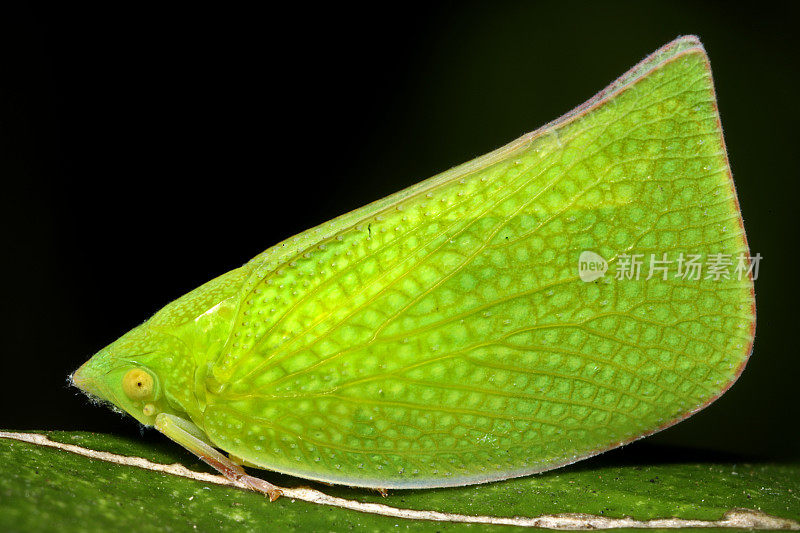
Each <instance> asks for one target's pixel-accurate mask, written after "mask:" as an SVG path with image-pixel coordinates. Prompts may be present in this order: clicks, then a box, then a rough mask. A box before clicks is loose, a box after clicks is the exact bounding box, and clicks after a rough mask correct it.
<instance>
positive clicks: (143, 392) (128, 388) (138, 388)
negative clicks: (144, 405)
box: [122, 368, 154, 400]
mask: <svg viewBox="0 0 800 533" xmlns="http://www.w3.org/2000/svg"><path fill="white" fill-rule="evenodd" d="M153 388H154V387H153V376H151V375H150V374H149V373H147V372H145V371H144V370H142V369H141V368H134V369H133V370H129V371H128V372H127V373H126V374H125V377H123V378H122V390H123V391H124V392H125V395H126V396H128V398H130V399H131V400H145V399H148V398H151V397H152V396H153Z"/></svg>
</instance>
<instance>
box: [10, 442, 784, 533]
mask: <svg viewBox="0 0 800 533" xmlns="http://www.w3.org/2000/svg"><path fill="white" fill-rule="evenodd" d="M44 435H47V437H49V439H52V441H53V442H57V443H66V444H67V445H71V446H78V447H80V448H74V449H73V451H72V452H70V451H65V450H63V449H58V448H56V447H53V446H56V444H50V445H43V444H47V442H48V441H44V442H43V443H40V444H34V443H30V442H23V441H21V440H19V439H28V440H31V439H33V438H40V439H44V438H45V437H44ZM0 437H5V438H0V465H2V467H0V468H2V476H0V530H2V531H44V530H51V529H52V528H53V527H54V526H53V525H54V524H58V529H59V530H60V531H108V530H122V531H125V530H130V531H185V530H195V528H196V530H198V531H215V530H221V531H232V530H234V531H235V530H242V529H245V528H247V529H256V530H269V531H275V530H279V531H282V530H308V531H342V530H352V529H365V530H392V531H401V530H414V531H450V530H453V529H456V528H464V527H469V528H470V529H471V530H475V531H506V530H511V529H512V528H511V527H509V526H501V525H491V524H472V525H469V526H467V525H466V524H464V523H460V522H456V521H455V520H457V519H459V518H458V517H455V518H452V519H448V520H445V521H436V522H434V521H429V520H412V519H405V518H398V517H392V516H383V515H381V514H376V513H365V512H358V511H353V510H349V509H343V508H340V507H336V506H334V505H322V504H317V503H309V502H307V501H301V500H299V499H296V498H292V497H284V498H280V499H279V500H278V501H276V502H273V503H270V502H269V501H268V500H267V499H266V498H264V497H263V496H262V495H260V494H256V493H252V492H247V491H244V490H240V489H237V488H233V487H229V486H221V485H218V484H216V483H209V482H199V481H196V480H193V479H188V478H185V477H179V476H176V475H171V474H167V473H163V472H158V471H153V470H148V469H146V468H140V467H135V466H125V465H121V464H114V463H112V462H109V457H106V458H105V460H98V459H93V458H89V457H85V456H82V455H79V454H77V453H74V451H80V450H84V451H86V452H88V453H92V452H93V451H94V450H97V451H100V452H111V453H114V454H119V455H118V456H115V457H122V456H132V457H138V458H143V459H147V460H149V461H153V463H155V464H161V465H169V464H172V463H176V462H180V463H183V464H184V465H186V466H187V467H188V468H189V469H191V471H192V472H208V470H207V469H206V468H205V467H204V466H203V465H201V464H199V463H198V462H197V460H196V459H194V458H193V457H191V456H189V455H187V454H186V453H185V452H183V451H182V450H180V449H179V448H178V447H176V446H174V445H172V444H171V443H169V444H168V443H166V442H163V443H159V444H157V445H155V446H153V445H150V444H147V443H146V442H143V441H141V440H134V439H127V438H123V437H117V436H112V435H100V434H91V433H66V432H48V433H46V434H41V436H39V437H35V436H34V435H33V434H19V433H4V432H0ZM643 450H644V452H646V455H647V459H648V461H652V460H655V461H657V464H651V465H644V464H636V463H634V462H631V461H630V458H631V457H632V456H633V455H634V454H635V451H634V450H631V449H629V450H627V453H622V452H612V453H609V454H606V455H604V456H602V457H597V458H594V459H591V460H589V461H585V462H583V463H581V464H579V465H572V466H570V467H566V468H562V469H560V470H557V471H553V472H548V473H545V474H540V475H534V476H528V477H525V478H518V479H512V480H507V481H502V482H497V483H489V484H485V485H478V486H470V487H457V488H448V489H430V490H413V491H401V490H397V491H392V492H391V493H390V494H389V496H388V497H386V498H383V497H381V496H380V495H378V494H376V493H374V492H371V491H369V490H365V489H348V488H344V487H327V486H323V485H314V487H315V488H316V490H318V491H322V492H323V493H326V494H328V495H330V496H332V497H336V498H340V499H341V500H334V501H335V502H340V501H345V502H353V503H355V504H357V505H361V504H362V503H363V502H368V503H369V502H371V503H376V504H380V506H381V507H382V508H393V509H396V510H400V511H402V512H405V513H409V514H412V515H413V514H414V513H415V512H416V511H435V512H443V513H456V514H458V515H466V516H470V517H483V518H487V519H489V518H494V519H501V520H502V519H505V520H506V521H510V522H514V521H517V522H518V523H520V524H526V523H527V524H529V525H530V524H532V523H533V521H531V520H530V519H535V518H537V517H542V516H543V515H556V514H560V513H585V514H588V515H596V516H595V517H591V516H589V517H586V516H584V517H577V518H575V517H573V518H567V519H571V520H573V521H576V523H578V524H581V523H585V522H589V521H595V523H596V524H597V523H600V524H603V523H605V524H606V525H609V523H608V522H602V521H603V520H606V519H608V518H624V517H632V518H633V519H636V520H641V521H646V520H652V519H664V518H671V517H676V518H678V519H684V520H702V521H715V520H720V519H723V518H724V517H725V516H726V513H728V512H730V511H731V510H733V509H750V510H752V511H751V512H744V511H739V515H736V516H740V517H745V518H746V519H755V520H758V521H759V522H756V525H758V526H759V528H767V527H773V528H775V527H779V526H780V527H783V528H787V529H796V528H798V523H797V520H798V519H800V465H798V464H776V463H761V462H747V463H743V462H733V461H731V460H728V459H724V460H723V459H715V458H713V457H712V458H711V460H708V459H707V458H706V459H703V458H701V459H703V460H698V456H697V454H695V455H694V457H691V456H690V457H687V456H686V455H685V454H684V455H683V456H681V455H680V454H679V453H677V451H676V450H674V449H661V450H659V449H658V448H656V447H654V446H646V445H645V446H644V447H643ZM630 452H634V454H632V453H630ZM640 455H641V454H640ZM626 457H627V458H628V459H625V458H626ZM123 459H124V457H123ZM686 459H689V460H686ZM154 466H155V465H154ZM258 474H259V475H261V476H263V477H265V478H266V479H268V480H269V481H271V482H273V483H276V484H279V485H282V486H288V487H300V486H307V483H308V482H306V481H304V480H299V479H295V478H289V477H286V476H280V475H276V474H273V473H269V472H260V471H259V472H258ZM207 475H208V474H207ZM213 477H214V478H216V479H220V480H221V479H222V478H220V477H219V476H213ZM307 492H313V491H307ZM290 494H292V493H290ZM386 506H388V507H386ZM761 513H766V514H761ZM417 514H418V513H417ZM766 515H770V516H766ZM730 516H733V515H729V521H730ZM514 517H517V518H514ZM775 517H779V518H780V519H778V518H775ZM543 520H547V518H544V519H543ZM561 520H564V518H561ZM598 521H600V522H598ZM610 524H613V522H612V523H610ZM662 525H663V524H662ZM673 525H679V524H674V523H673ZM519 529H520V530H521V529H522V528H519ZM707 530H708V529H705V531H707Z"/></svg>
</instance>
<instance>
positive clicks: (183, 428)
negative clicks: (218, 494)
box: [155, 413, 283, 501]
mask: <svg viewBox="0 0 800 533" xmlns="http://www.w3.org/2000/svg"><path fill="white" fill-rule="evenodd" d="M155 426H156V429H157V430H159V431H160V432H161V433H163V434H164V435H166V436H167V437H168V438H170V439H171V440H173V441H175V442H177V443H178V444H180V445H181V446H183V447H184V448H186V449H187V450H189V451H190V452H192V453H193V454H195V455H196V456H197V457H199V458H200V459H201V460H202V461H203V462H205V463H206V464H208V465H209V466H211V467H212V468H213V469H215V470H217V471H218V472H219V473H220V474H222V475H223V476H225V477H226V478H228V479H230V480H231V481H237V482H241V483H244V484H245V485H247V486H248V487H250V488H251V489H252V490H254V491H256V492H261V493H262V494H266V495H267V496H269V499H270V501H275V500H277V499H278V498H279V497H280V496H281V494H283V493H282V492H281V489H280V488H279V487H276V486H275V485H273V484H272V483H269V482H267V481H264V480H263V479H259V478H257V477H253V476H251V475H248V474H247V472H245V471H244V469H243V468H242V467H241V466H239V465H237V464H236V463H234V462H233V461H231V460H230V459H228V458H227V457H226V456H225V455H223V454H222V453H220V452H219V451H217V450H216V449H215V448H214V446H213V445H212V444H211V443H210V442H208V440H207V438H206V437H205V435H204V434H203V432H202V430H201V429H200V428H198V427H197V426H195V425H194V424H192V423H191V422H189V421H188V420H185V419H183V418H180V417H177V416H174V415H168V414H166V413H161V414H159V415H158V416H157V417H156V424H155Z"/></svg>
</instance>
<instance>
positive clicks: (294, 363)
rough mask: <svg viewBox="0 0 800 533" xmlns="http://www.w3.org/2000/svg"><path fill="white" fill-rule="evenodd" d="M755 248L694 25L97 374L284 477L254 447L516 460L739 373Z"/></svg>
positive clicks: (666, 412) (188, 303) (95, 368)
mask: <svg viewBox="0 0 800 533" xmlns="http://www.w3.org/2000/svg"><path fill="white" fill-rule="evenodd" d="M586 254H588V256H587V255H586ZM586 257H589V259H591V261H589V260H586V259H585V258H586ZM698 258H700V259H702V260H703V261H704V263H699V262H698ZM714 258H717V261H716V262H715V263H714V265H715V266H714V265H712V264H711V261H712V259H714ZM722 258H724V260H722ZM743 258H749V250H748V246H747V241H746V238H745V232H744V227H743V222H742V218H741V214H740V211H739V206H738V200H737V198H736V193H735V189H734V186H733V182H732V177H731V173H730V169H729V165H728V161H727V155H726V150H725V146H724V141H723V138H722V131H721V126H720V122H719V115H718V111H717V106H716V101H715V95H714V88H713V83H712V78H711V71H710V67H709V63H708V58H707V56H706V53H705V51H704V49H703V47H702V45H701V44H700V42H699V40H698V39H697V38H696V37H693V36H689V37H681V38H678V39H677V40H675V41H673V42H671V43H669V44H667V45H666V46H664V47H662V48H661V49H659V50H658V51H656V52H655V53H653V54H652V55H650V56H649V57H647V58H646V59H645V60H643V61H642V62H641V63H639V64H638V65H636V66H635V67H633V68H632V69H631V70H630V71H629V72H627V73H626V74H624V75H623V76H622V77H621V78H619V79H618V80H617V81H615V82H614V83H612V84H611V85H610V86H609V87H607V88H606V89H605V90H603V91H602V92H600V93H599V94H598V95H597V96H595V97H594V98H592V99H591V100H589V101H588V102H586V103H585V104H583V105H581V106H580V107H578V108H576V109H575V110H573V111H571V112H570V113H567V114H566V115H564V116H563V117H561V118H559V119H558V120H556V121H554V122H551V123H549V124H547V125H545V126H544V127H542V128H540V129H538V130H536V131H534V132H533V133H530V134H528V135H525V136H523V137H522V138H520V139H518V140H516V141H514V142H512V143H511V144H509V145H507V146H504V147H502V148H500V149H498V150H495V151H494V152H491V153H489V154H487V155H485V156H482V157H479V158H477V159H475V160H473V161H470V162H468V163H465V164H463V165H461V166H458V167H455V168H453V169H451V170H449V171H447V172H444V173H443V174H440V175H438V176H435V177H433V178H430V179H428V180H426V181H423V182H421V183H419V184H417V185H414V186H412V187H409V188H408V189H405V190H403V191H400V192H398V193H396V194H394V195H391V196H389V197H387V198H384V199H382V200H379V201H377V202H374V203H372V204H370V205H367V206H365V207H363V208H360V209H357V210H355V211H353V212H350V213H348V214H345V215H343V216H341V217H339V218H336V219H334V220H332V221H330V222H327V223H325V224H322V225H320V226H318V227H315V228H312V229H310V230H308V231H305V232H303V233H301V234H299V235H297V236H295V237H292V238H290V239H288V240H286V241H284V242H282V243H280V244H277V245H275V246H273V247H272V248H269V249H268V250H266V251H265V252H263V253H262V254H261V255H259V256H257V257H255V258H254V259H252V260H251V261H250V262H248V263H247V264H245V265H244V266H242V267H241V268H238V269H236V270H233V271H231V272H228V273H227V274H224V275H222V276H220V277H218V278H216V279H214V280H212V281H210V282H208V283H206V284H205V285H203V286H201V287H199V288H197V289H195V290H194V291H192V292H190V293H189V294H187V295H185V296H183V297H181V298H179V299H178V300H176V301H174V302H172V303H170V304H168V305H166V306H165V307H164V308H163V309H161V310H160V311H159V312H158V313H156V314H155V315H154V316H153V317H152V318H150V319H149V320H148V321H147V322H145V323H144V324H142V325H141V326H139V327H137V328H135V329H133V330H131V331H130V332H129V333H127V334H125V335H124V336H122V337H121V338H120V339H119V340H117V341H116V342H114V343H112V344H110V345H109V346H107V347H106V348H104V349H102V350H101V351H100V352H98V353H97V354H96V355H95V356H94V357H92V358H91V359H90V360H89V361H88V362H87V363H85V364H84V365H83V366H81V367H80V368H79V369H78V370H77V371H76V372H75V373H74V374H73V376H72V380H73V383H74V384H75V385H76V386H78V387H80V388H81V389H82V390H83V391H85V392H86V393H88V394H89V395H92V396H94V397H97V398H99V399H101V400H104V401H106V402H109V403H111V404H113V405H114V406H116V407H118V408H120V409H122V410H124V411H125V412H127V413H129V414H131V415H132V416H133V417H134V418H136V419H137V420H138V421H139V422H141V423H142V424H145V425H147V426H151V425H154V426H155V427H156V428H157V429H158V430H159V431H161V432H163V433H164V434H165V435H166V436H167V437H169V438H170V439H172V440H173V441H175V442H177V443H178V444H181V445H182V446H184V447H186V448H187V449H189V450H190V451H192V452H193V453H195V454H197V455H198V456H199V457H200V458H201V459H203V460H204V461H206V462H207V463H209V464H211V465H212V466H213V467H215V468H217V469H218V470H219V471H220V472H222V473H223V474H225V475H226V476H228V477H229V478H232V479H239V480H242V481H244V482H246V483H247V484H249V485H250V486H251V487H252V488H254V489H256V490H261V491H263V492H265V493H267V494H269V495H270V497H271V498H273V499H274V498H276V497H278V496H279V495H280V489H279V488H277V487H274V486H272V485H270V484H269V483H267V482H266V481H262V480H260V479H258V478H256V477H254V476H250V475H248V474H246V473H245V471H244V470H243V469H242V467H241V465H242V464H246V465H250V466H256V467H259V468H262V469H268V470H273V471H278V472H283V473H287V474H292V475H295V476H299V477H302V478H307V479H312V480H319V481H323V482H328V483H336V484H346V485H351V486H359V487H371V488H379V489H390V488H422V487H444V486H457V485H467V484H473V483H483V482H489V481H494V480H501V479H506V478H511V477H515V476H523V475H527V474H531V473H536V472H542V471H545V470H549V469H553V468H556V467H559V466H562V465H566V464H569V463H572V462H575V461H578V460H580V459H583V458H586V457H589V456H592V455H595V454H598V453H600V452H603V451H605V450H609V449H611V448H614V447H616V446H620V445H622V444H624V443H627V442H630V441H632V440H634V439H637V438H640V437H643V436H646V435H649V434H652V433H654V432H656V431H658V430H660V429H663V428H665V427H668V426H670V425H672V424H675V423H676V422H678V421H680V420H683V419H685V418H686V417H688V416H690V415H692V414H693V413H695V412H697V411H698V410H700V409H702V408H703V407H705V406H706V405H708V404H709V403H711V402H712V401H714V400H715V399H716V398H718V397H719V396H720V395H721V394H722V393H723V392H724V391H726V390H727V389H728V388H729V387H730V386H731V385H732V383H733V382H734V381H735V380H736V379H737V377H738V376H739V374H740V373H741V372H742V370H743V368H744V365H745V363H746V361H747V359H748V357H749V355H750V352H751V348H752V342H753V335H754V328H755V298H754V292H753V281H752V277H753V276H752V272H751V271H750V270H751V269H742V268H741V267H742V264H744V263H743V262H742V261H743ZM637 261H638V262H637ZM584 262H585V263H586V264H585V265H584V264H583V263H584ZM654 264H655V266H656V269H655V270H654ZM698 264H699V265H700V267H703V266H705V267H706V269H705V270H701V271H699V272H698V269H697V266H698ZM749 264H750V265H751V266H752V263H749ZM592 265H594V267H592ZM585 266H587V267H592V268H594V270H593V271H592V272H591V274H592V275H590V276H583V275H582V272H581V269H583V268H584V267H585ZM692 266H693V267H694V268H693V269H692V268H690V267H692ZM722 266H727V267H729V268H727V270H722V268H721V267H722ZM712 267H714V268H712ZM687 273H689V274H692V275H687ZM743 273H744V275H742V274H743ZM220 450H221V451H220ZM222 451H224V452H227V454H228V455H225V454H223V453H222Z"/></svg>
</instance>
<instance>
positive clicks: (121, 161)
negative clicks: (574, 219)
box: [0, 2, 800, 457]
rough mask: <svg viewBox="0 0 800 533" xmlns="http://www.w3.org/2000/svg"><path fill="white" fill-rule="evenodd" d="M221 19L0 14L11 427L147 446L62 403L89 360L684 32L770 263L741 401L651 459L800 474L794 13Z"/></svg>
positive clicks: (209, 15)
mask: <svg viewBox="0 0 800 533" xmlns="http://www.w3.org/2000/svg"><path fill="white" fill-rule="evenodd" d="M223 5H225V4H220V5H219V6H218V7H214V8H202V7H197V6H193V7H186V8H183V9H177V8H175V9H171V10H165V9H164V8H163V7H145V6H142V5H141V4H131V5H129V6H127V7H123V6H120V5H116V4H114V5H113V6H112V7H109V6H104V5H103V6H101V5H95V6H92V7H81V8H75V7H69V8H66V7H60V8H55V9H46V8H43V7H23V8H20V9H18V10H16V11H14V12H6V13H4V14H3V15H2V17H0V19H2V27H0V29H2V31H0V35H2V36H1V37H0V62H1V64H0V139H2V140H1V141H0V143H1V144H0V150H2V152H1V153H0V165H1V166H0V198H2V204H1V207H2V213H1V214H0V222H2V226H0V227H2V233H1V234H0V235H1V237H2V241H1V242H0V244H2V272H1V273H2V277H1V278H0V280H2V283H3V288H2V317H1V320H0V328H2V329H1V330H0V343H2V344H0V354H1V355H2V358H3V359H2V361H3V366H2V373H1V374H0V400H2V409H0V428H11V429H75V430H92V431H106V432H108V431H113V432H118V433H123V434H137V433H138V432H139V428H138V426H137V424H136V423H135V422H134V421H133V420H132V419H130V418H127V419H126V418H122V417H120V416H119V415H116V414H113V413H112V412H111V411H109V410H107V409H103V408H98V407H95V406H92V405H90V404H89V402H88V401H87V400H86V399H85V398H84V397H82V396H80V395H78V394H77V393H76V391H75V390H74V389H70V388H69V387H67V383H66V377H67V375H68V374H69V373H70V372H71V371H72V370H74V369H75V368H76V367H77V366H79V365H80V364H81V363H82V362H83V361H84V360H86V359H87V358H88V357H89V356H91V354H92V353H94V352H95V351H97V350H98V349H100V348H102V347H103V346H104V345H106V344H108V343H109V342H111V341H113V340H114V339H116V338H117V337H118V336H119V335H121V334H123V333H124V332H125V331H127V330H129V329H130V328H132V327H134V326H136V325H137V324H139V323H141V322H142V321H144V320H145V319H146V318H147V317H148V316H149V315H150V314H152V313H153V312H155V311H156V310H157V309H159V308H160V307H161V306H163V305H164V304H166V303H167V302H169V301H170V300H172V299H174V298H176V297H178V296H180V295H182V294H184V293H186V292H188V291H189V290H191V289H192V288H194V287H196V286H198V285H200V284H202V283H203V282H205V281H207V280H209V279H211V278H213V277H215V276H217V275H219V274H221V273H223V272H225V271H227V270H230V269H232V268H235V267H237V266H239V265H241V264H242V263H244V262H246V261H247V260H248V259H250V258H251V257H252V256H254V255H256V254H257V253H259V252H260V251H262V250H263V249H265V248H267V247H268V246H270V245H272V244H274V243H276V242H278V241H279V240H282V239H284V238H286V237H288V236H291V235H293V234H295V233H297V232H299V231H301V230H303V229H306V228H308V227H311V226H313V225H316V224H318V223H320V222H323V221H325V220H328V219H330V218H332V217H334V216H336V215H339V214H341V213H344V212H346V211H348V210H350V209H353V208H356V207H358V206H361V205H363V204H365V203H367V202H369V201H372V200H375V199H378V198H380V197H383V196H385V195H387V194H389V193H392V192H394V191H396V190H399V189H400V188H402V187H405V186H408V185H411V184H413V183H416V182H417V181H420V180H421V179H424V178H426V177H429V176H431V175H433V174H435V173H437V172H440V171H443V170H445V169H447V168H449V167H451V166H453V165H455V164H458V163H461V162H463V161H466V160H468V159H471V158H473V157H475V156H477V155H480V154H483V153H485V152H487V151H489V150H490V149H493V148H496V147H497V146H500V145H502V144H505V143H506V142H508V141H510V140H512V139H514V138H516V137H518V136H519V135H521V134H523V133H525V132H527V131H530V130H533V129H535V128H536V127H538V126H540V125H542V124H544V123H545V122H548V121H550V120H552V119H554V118H556V117H557V116H559V115H561V114H562V113H564V112H566V111H568V110H569V109H571V108H572V107H574V106H576V105H578V104H580V103H582V102H583V101H585V100H586V99H587V98H589V97H591V96H592V95H593V94H594V93H595V92H597V91H599V90H600V89H602V88H603V87H604V86H605V85H606V84H608V83H609V82H611V81H612V80H613V79H614V78H616V77H617V76H618V75H620V74H622V73H623V72H624V71H625V70H627V69H628V68H629V67H631V66H632V65H633V64H634V63H636V62H637V61H639V60H640V59H641V58H642V57H644V56H645V55H647V54H648V53H650V52H652V51H653V50H655V49H656V48H658V47H659V46H661V45H663V44H664V43H666V42H668V41H670V40H672V39H673V38H675V37H676V36H678V35H681V34H687V33H695V34H697V35H699V36H700V38H701V39H702V40H703V42H704V44H705V46H706V48H707V50H708V53H709V55H710V57H711V63H712V66H713V68H714V75H715V81H716V86H717V91H718V97H719V106H720V110H721V115H722V122H723V126H724V127H725V136H726V141H727V144H728V149H729V152H730V160H731V165H732V167H733V171H734V176H735V181H736V185H737V188H738V193H739V198H740V201H741V205H742V211H743V214H744V218H745V226H746V229H747V234H748V238H749V241H750V245H751V249H752V251H753V252H759V253H761V254H762V255H763V256H764V260H763V262H762V264H761V277H760V278H759V279H758V281H757V282H756V294H757V303H758V327H757V335H756V343H755V349H754V353H753V356H752V359H751V361H750V364H749V365H748V367H747V369H746V370H745V372H744V374H743V375H742V377H741V379H740V380H739V382H738V383H737V384H736V385H735V386H734V387H733V388H732V389H731V391H730V392H729V393H727V394H726V395H725V396H723V397H722V398H721V399H720V400H719V401H717V402H716V403H715V404H713V405H712V406H710V407H709V408H708V409H706V410H705V411H703V412H701V413H699V414H697V415H696V416H694V417H693V418H691V419H689V420H687V421H686V422H683V423H681V424H679V425H678V426H675V427H673V428H671V429H669V430H667V431H664V432H662V433H660V434H658V435H656V436H654V437H652V438H651V439H648V442H650V443H656V444H661V445H670V446H681V447H691V448H699V449H710V450H718V451H724V452H729V453H734V454H740V455H747V456H758V457H787V456H795V457H797V456H798V455H800V454H798V451H799V450H800V446H798V431H797V421H798V420H799V419H800V408H799V407H798V405H799V404H800V402H798V398H797V396H798V394H797V390H798V387H797V382H798V378H800V362H799V361H798V350H797V347H796V344H797V342H796V335H797V331H798V323H799V322H798V318H800V317H799V316H798V315H799V314H800V313H798V302H800V300H799V299H798V290H797V289H798V279H799V278H800V272H798V269H797V264H798V263H797V260H798V253H797V251H798V250H797V246H798V231H797V230H798V224H797V198H798V172H797V163H798V152H799V151H798V147H797V134H796V131H797V127H798V118H800V117H798V105H797V100H796V97H797V91H798V86H799V85H798V81H799V80H798V61H797V56H796V51H795V46H796V40H797V38H796V36H795V34H794V32H795V30H796V28H797V25H798V17H797V13H796V11H795V10H794V9H792V8H790V7H786V6H783V5H771V4H767V3H764V2H760V3H759V4H758V6H757V7H756V8H754V7H753V6H744V5H741V6H733V3H725V4H723V3H719V4H699V3H698V4H696V3H691V2H685V3H658V4H653V5H648V4H647V3H645V2H623V3H614V4H610V5H609V4H608V3H605V2H592V3H586V4H580V3H570V2H547V3H544V4H536V3H504V2H499V3H492V4H491V7H488V5H483V4H473V3H460V2H458V3H435V4H431V5H428V6H425V7H422V6H416V7H415V6H410V5H407V4H395V5H392V4H387V5H385V6H384V7H383V8H381V9H380V10H374V11H373V10H363V9H362V10H354V11H346V10H343V9H342V8H340V7H332V6H331V7H325V8H320V7H319V6H311V5H302V6H298V7H297V8H296V9H294V10H285V11H278V10H277V8H275V10H271V11H246V10H236V9H234V8H228V7H222V6H223ZM401 6H402V7H401ZM282 9H285V8H282ZM148 434H152V432H149V433H148Z"/></svg>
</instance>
